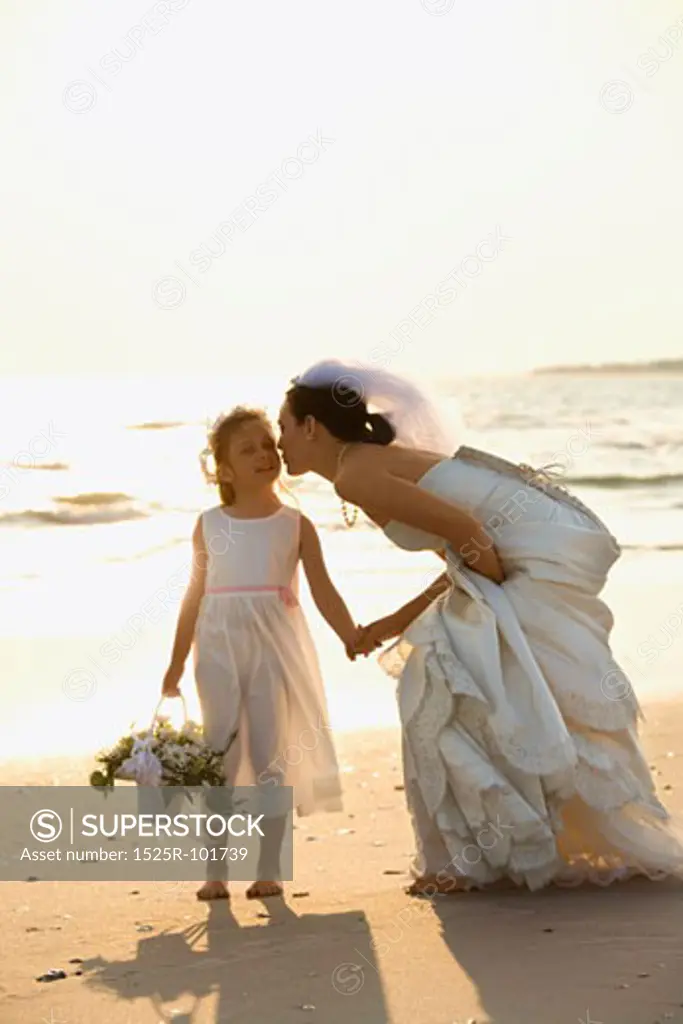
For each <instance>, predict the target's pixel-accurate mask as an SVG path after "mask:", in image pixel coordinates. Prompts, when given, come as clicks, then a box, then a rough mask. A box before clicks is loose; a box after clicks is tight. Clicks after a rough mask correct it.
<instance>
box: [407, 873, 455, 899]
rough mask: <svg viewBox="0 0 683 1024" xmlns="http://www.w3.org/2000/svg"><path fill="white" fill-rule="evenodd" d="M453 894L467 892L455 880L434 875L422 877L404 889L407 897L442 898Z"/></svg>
mask: <svg viewBox="0 0 683 1024" xmlns="http://www.w3.org/2000/svg"><path fill="white" fill-rule="evenodd" d="M455 892H469V889H468V887H467V885H466V884H465V883H464V882H462V881H459V880H458V879H457V878H438V877H437V876H436V875H422V876H421V877H420V878H416V879H415V881H414V882H413V883H412V885H409V886H408V888H407V889H406V893H407V895H408V896H436V894H437V893H439V894H440V895H442V896H447V895H451V894H452V893H455Z"/></svg>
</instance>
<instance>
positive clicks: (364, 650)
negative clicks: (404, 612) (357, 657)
mask: <svg viewBox="0 0 683 1024" xmlns="http://www.w3.org/2000/svg"><path fill="white" fill-rule="evenodd" d="M401 632H402V630H401V627H400V625H399V623H398V621H397V620H396V619H395V618H394V616H393V615H387V616H385V617H384V618H383V619H376V621H375V622H371V623H370V625H369V626H365V627H364V628H363V629H362V630H361V631H360V634H359V636H358V639H357V640H356V646H355V652H356V654H363V655H364V656H365V657H366V658H367V656H368V655H369V654H372V652H373V651H375V650H377V648H378V647H381V646H382V644H383V643H385V642H386V641H387V640H391V639H392V638H393V637H395V636H399V634H400V633H401Z"/></svg>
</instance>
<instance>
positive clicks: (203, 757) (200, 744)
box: [90, 697, 237, 788]
mask: <svg viewBox="0 0 683 1024" xmlns="http://www.w3.org/2000/svg"><path fill="white" fill-rule="evenodd" d="M181 699H182V702H183V713H184V723H183V725H182V726H181V727H180V728H179V729H176V728H175V727H174V726H173V725H172V724H171V722H170V720H169V718H168V717H167V716H163V715H160V714H159V709H160V707H161V705H162V703H163V700H164V698H163V697H162V699H161V700H160V701H159V703H158V705H157V708H156V711H155V712H154V717H153V719H152V724H151V726H150V727H149V729H147V730H144V731H141V732H134V731H131V732H130V733H128V734H127V735H125V736H122V737H121V738H120V739H119V741H118V742H117V743H116V744H115V745H114V746H113V747H112V748H111V749H110V750H104V751H101V752H100V753H99V754H98V755H97V756H96V758H95V760H96V761H97V763H98V764H99V765H100V766H101V767H100V768H98V769H97V770H96V771H94V772H92V774H91V775H90V785H91V786H96V787H99V788H112V787H113V786H114V785H115V783H116V780H121V781H127V782H136V783H137V784H138V786H179V787H183V788H192V787H196V786H224V785H225V768H224V760H223V759H224V757H225V755H226V753H227V752H228V750H229V749H230V747H231V746H232V744H233V743H234V741H235V738H236V736H237V733H236V732H234V733H233V734H232V735H231V736H230V739H229V740H228V743H227V745H226V747H225V748H224V749H223V750H213V749H212V748H211V747H210V746H209V745H208V744H207V743H206V741H205V739H204V732H203V729H202V727H201V726H200V725H198V724H197V722H193V721H191V720H190V719H189V718H188V715H187V705H186V703H185V699H184V698H183V697H181Z"/></svg>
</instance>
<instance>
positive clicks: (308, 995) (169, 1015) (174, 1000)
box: [82, 899, 388, 1024]
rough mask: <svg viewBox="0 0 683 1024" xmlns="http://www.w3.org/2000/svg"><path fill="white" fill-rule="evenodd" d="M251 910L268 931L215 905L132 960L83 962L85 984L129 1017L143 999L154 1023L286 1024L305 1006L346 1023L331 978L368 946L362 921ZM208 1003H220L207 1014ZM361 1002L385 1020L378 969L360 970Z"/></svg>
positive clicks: (143, 942) (275, 904) (282, 907)
mask: <svg viewBox="0 0 683 1024" xmlns="http://www.w3.org/2000/svg"><path fill="white" fill-rule="evenodd" d="M255 905H256V906H257V907H259V908H260V907H261V906H263V908H264V909H263V910H262V911H260V912H259V914H258V916H259V917H261V918H263V919H264V922H265V921H266V919H267V923H263V924H262V923H261V922H259V923H258V924H253V925H249V924H248V925H246V926H241V925H240V924H239V922H238V921H237V919H236V918H235V917H234V915H233V913H232V908H231V905H230V903H229V902H228V901H226V900H220V901H216V902H213V903H209V904H208V905H207V910H208V913H207V917H206V920H205V921H201V922H197V923H196V924H192V925H189V926H188V927H187V928H184V929H183V930H182V931H179V932H172V931H164V932H162V933H161V934H159V935H153V936H149V937H145V938H141V939H140V940H139V941H138V945H137V952H136V955H135V956H134V957H132V958H131V959H128V960H106V959H104V958H103V957H100V956H97V957H94V958H92V959H90V960H86V961H84V963H83V965H82V969H83V973H84V980H85V982H86V985H88V986H89V987H90V988H91V989H93V990H95V991H100V992H102V991H107V992H110V993H111V992H113V993H115V994H116V995H117V996H118V998H119V999H120V1000H121V1001H122V1002H123V1001H125V1002H128V1003H129V1004H130V1008H131V1013H134V1012H135V1010H134V1005H133V1004H134V1003H135V1002H137V1001H138V1000H141V999H148V1000H149V1001H150V1003H151V1006H152V1007H153V1008H154V1011H155V1012H156V1017H155V1018H154V1019H155V1020H158V1021H160V1022H167V1024H171V1022H172V1024H197V1022H198V1020H199V1018H200V1016H201V1021H202V1024H204V1022H205V1021H208V1020H209V1019H210V1020H212V1021H223V1020H227V1019H230V1020H234V1021H242V1020H243V1021H245V1022H246V1021H249V1022H250V1024H260V1022H264V1024H265V1022H266V1021H268V1022H269V1024H270V1022H272V1021H273V1020H277V1021H278V1024H280V1022H283V1024H284V1022H286V1021H289V1020H290V1019H291V1020H295V1019H296V1020H297V1021H298V1020H300V1018H301V1008H302V1005H303V1004H306V1003H312V1004H315V1005H317V1006H318V1007H319V1008H320V1009H323V1010H324V1011H325V1020H326V1021H327V1022H329V1024H337V1022H339V1024H346V1021H347V1018H348V1012H349V1006H348V999H347V998H346V996H345V995H344V993H343V991H342V990H341V989H340V987H338V986H335V985H334V981H333V979H334V977H335V970H336V969H337V968H339V965H340V964H341V966H342V967H343V966H344V963H345V962H346V961H348V960H349V959H350V957H349V955H348V951H349V948H350V947H353V946H358V947H361V948H368V947H369V944H370V931H369V928H368V925H367V922H366V921H365V917H364V915H363V914H362V913H361V912H360V911H358V910H355V911H350V912H346V913H343V914H329V915H316V914H310V915H302V916H301V917H300V916H298V915H297V914H296V913H294V911H293V910H292V909H291V908H290V907H289V906H288V905H287V903H286V902H285V900H284V899H271V900H268V901H267V902H265V901H264V902H263V904H260V903H259V902H258V901H256V902H255ZM359 922H362V924H360V923H359ZM359 933H365V934H364V935H361V934H359ZM366 959H367V958H366ZM372 966H373V965H372V964H370V967H372ZM311 968H316V970H311ZM266 976H267V977H268V979H269V980H268V983H267V984H264V981H263V979H264V977H266ZM345 977H346V975H344V978H345ZM245 989H249V990H250V991H244V990H245ZM276 993H277V994H276ZM208 999H215V1000H216V1007H215V1012H214V1013H213V1014H211V1015H210V1016H208V1015H207V1008H206V1006H205V1001H206V1000H208ZM354 1002H356V1000H354ZM362 1002H363V1004H364V1006H366V1007H368V1008H369V1009H370V1010H371V1015H370V1016H369V1017H367V1019H368V1020H372V1021H373V1022H374V1021H377V1022H384V1021H387V1020H388V1016H387V1013H386V1010H385V1007H384V997H383V993H382V988H381V983H380V979H379V973H378V971H377V968H375V969H374V971H372V970H368V971H367V972H366V976H365V983H364V990H363V999H362ZM275 1005H277V1009H274V1006H275ZM359 1009H360V1006H359ZM202 1010H203V1012H202ZM290 1015H291V1016H290ZM133 1019H135V1020H137V1019H138V1018H137V1017H131V1020H133Z"/></svg>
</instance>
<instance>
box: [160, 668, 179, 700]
mask: <svg viewBox="0 0 683 1024" xmlns="http://www.w3.org/2000/svg"><path fill="white" fill-rule="evenodd" d="M182 674H183V669H182V666H178V665H171V666H170V667H169V668H168V670H167V672H166V675H165V676H164V681H163V683H162V684H161V695H162V697H179V696H180V687H179V685H178V684H179V682H180V679H181V677H182Z"/></svg>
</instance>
